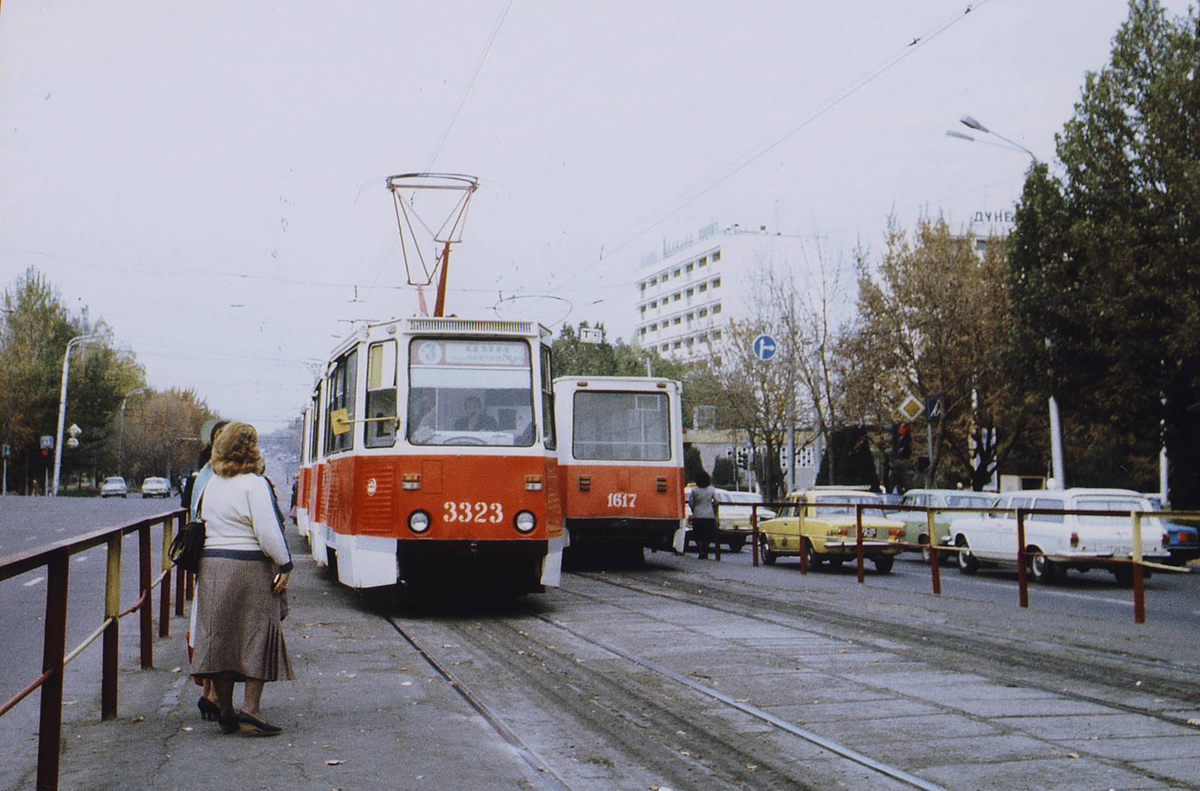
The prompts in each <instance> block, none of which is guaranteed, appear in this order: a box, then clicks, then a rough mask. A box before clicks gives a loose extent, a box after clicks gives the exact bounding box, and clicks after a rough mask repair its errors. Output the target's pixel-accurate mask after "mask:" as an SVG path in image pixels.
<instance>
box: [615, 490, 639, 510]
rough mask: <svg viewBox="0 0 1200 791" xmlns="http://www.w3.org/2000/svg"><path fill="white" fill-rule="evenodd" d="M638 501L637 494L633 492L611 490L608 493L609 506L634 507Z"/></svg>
mask: <svg viewBox="0 0 1200 791" xmlns="http://www.w3.org/2000/svg"><path fill="white" fill-rule="evenodd" d="M636 502H637V494H635V493H633V492H611V493H609V495H608V507H609V508H633V507H634V504H635V503H636Z"/></svg>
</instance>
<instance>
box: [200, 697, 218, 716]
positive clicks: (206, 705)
mask: <svg viewBox="0 0 1200 791" xmlns="http://www.w3.org/2000/svg"><path fill="white" fill-rule="evenodd" d="M196 708H198V709H200V719H202V720H215V719H217V718H218V717H220V716H221V707H220V706H218V705H217V704H216V703H213V702H212V701H211V700H209V699H208V698H200V700H198V701H196Z"/></svg>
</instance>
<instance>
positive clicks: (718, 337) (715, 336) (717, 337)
mask: <svg viewBox="0 0 1200 791" xmlns="http://www.w3.org/2000/svg"><path fill="white" fill-rule="evenodd" d="M713 340H714V341H719V340H721V331H720V330H713Z"/></svg>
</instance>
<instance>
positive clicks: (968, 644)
mask: <svg viewBox="0 0 1200 791" xmlns="http://www.w3.org/2000/svg"><path fill="white" fill-rule="evenodd" d="M576 574H577V575H578V576H580V577H582V578H585V579H589V580H592V581H594V582H599V583H603V584H605V585H611V586H615V587H619V588H623V589H626V590H630V591H634V592H637V593H641V594H644V595H648V596H655V597H658V598H663V599H668V600H671V601H676V602H685V603H688V604H691V605H694V606H699V607H705V608H707V609H711V610H716V611H719V612H723V613H726V614H729V615H736V616H738V617H742V618H748V619H751V620H756V621H759V622H762V623H769V624H772V625H775V626H785V627H795V626H796V624H797V620H798V619H803V621H804V629H805V630H807V631H811V630H812V629H813V628H814V625H815V624H820V625H821V627H822V628H823V629H824V630H825V632H826V633H827V634H829V635H831V636H835V637H837V638H838V639H843V640H847V641H848V642H851V643H854V644H857V645H861V646H864V647H869V648H872V649H875V650H885V651H888V652H890V653H893V654H896V655H899V656H903V657H906V658H910V659H914V660H917V661H924V662H931V663H936V664H937V665H939V666H942V667H945V668H947V669H954V670H961V671H964V672H971V673H976V674H979V673H984V674H986V675H989V676H990V677H992V678H994V679H995V680H997V681H999V682H1001V683H1005V684H1014V685H1015V684H1019V685H1020V686H1023V687H1027V688H1035V689H1039V690H1042V691H1045V692H1047V693H1051V694H1054V695H1058V696H1062V697H1067V698H1070V699H1073V700H1078V701H1081V702H1086V703H1095V704H1099V705H1104V706H1107V707H1110V708H1114V709H1118V710H1121V711H1124V712H1127V713H1131V714H1137V715H1140V716H1145V717H1150V718H1152V719H1156V720H1160V721H1163V722H1167V723H1171V724H1174V725H1187V726H1189V727H1195V725H1194V723H1193V722H1191V721H1189V720H1188V718H1186V717H1181V716H1178V715H1175V714H1171V713H1169V712H1167V711H1164V710H1162V709H1161V708H1156V707H1155V706H1154V704H1153V701H1154V700H1156V699H1160V700H1161V699H1170V700H1172V701H1175V702H1177V703H1178V704H1179V705H1178V706H1177V707H1175V708H1179V709H1183V708H1187V707H1189V706H1190V707H1198V706H1200V686H1198V685H1197V681H1200V667H1197V666H1195V665H1185V664H1180V663H1177V662H1168V661H1164V660H1160V659H1151V658H1146V657H1141V656H1136V655H1132V654H1131V653H1129V652H1122V651H1117V650H1100V649H1097V648H1094V647H1085V646H1078V645H1072V644H1070V643H1065V642H1052V641H1049V640H1043V639H1034V638H1031V637H1027V636H1023V635H1014V634H1012V633H1001V632H995V631H988V630H983V629H980V628H978V627H971V628H964V627H960V626H956V625H954V624H947V623H938V624H937V625H936V626H933V627H931V626H928V625H924V624H914V623H910V622H900V623H898V622H896V621H894V620H888V619H885V618H880V617H878V616H873V615H871V614H870V613H865V612H860V611H853V612H852V611H850V610H848V609H840V610H835V609H831V607H830V605H829V604H828V603H821V604H819V605H817V604H809V603H806V602H804V601H803V600H800V601H797V600H795V599H789V600H787V601H781V600H780V599H778V598H774V597H772V596H770V595H767V594H766V593H765V592H759V591H754V590H751V589H748V588H747V587H746V586H745V585H741V586H739V587H738V588H737V589H736V590H733V589H731V588H729V587H728V586H726V585H723V584H721V583H720V582H719V581H717V580H714V579H712V578H707V577H706V578H705V580H704V596H703V597H700V596H696V595H691V594H688V593H686V592H685V591H683V590H682V589H680V588H678V587H670V588H667V587H663V586H661V585H659V586H652V585H650V584H649V583H648V582H647V581H646V580H645V578H644V577H642V578H639V579H637V580H636V581H629V580H625V579H621V578H619V576H620V575H617V574H613V573H602V574H601V573H588V572H582V573H581V572H576ZM597 600H600V599H597ZM1064 676H1066V677H1069V678H1071V679H1072V680H1074V681H1077V682H1084V683H1086V684H1087V685H1091V686H1094V687H1095V688H1097V689H1099V690H1105V691H1107V694H1088V693H1087V692H1084V691H1081V690H1079V689H1066V688H1064V687H1063V685H1062V679H1063V677H1064ZM1130 690H1134V691H1136V693H1137V696H1138V697H1139V698H1143V699H1145V700H1146V701H1149V705H1137V704H1133V703H1130V702H1129V701H1128V700H1127V698H1128V696H1129V694H1130Z"/></svg>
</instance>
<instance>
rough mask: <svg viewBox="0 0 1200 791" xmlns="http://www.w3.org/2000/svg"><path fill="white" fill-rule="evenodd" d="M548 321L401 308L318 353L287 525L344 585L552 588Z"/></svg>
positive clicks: (554, 542)
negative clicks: (409, 314)
mask: <svg viewBox="0 0 1200 791" xmlns="http://www.w3.org/2000/svg"><path fill="white" fill-rule="evenodd" d="M549 339H550V331H549V330H547V329H546V328H545V327H542V326H541V325H539V324H537V323H535V322H527V321H500V320H472V319H462V318H428V317H418V318H406V319H396V320H393V321H389V322H382V323H378V324H373V325H370V326H367V327H365V328H363V329H361V330H359V331H358V332H356V333H355V334H354V335H353V336H351V337H350V338H348V339H347V340H345V341H343V342H342V343H341V344H340V345H339V346H338V347H336V348H335V349H334V351H333V354H332V355H331V356H330V358H329V360H328V362H327V365H326V369H325V373H324V375H323V376H322V377H321V378H320V379H319V380H318V382H317V384H316V387H315V389H314V391H313V395H312V402H311V404H310V405H309V407H308V408H307V409H306V410H305V417H304V429H303V440H302V444H303V449H302V453H301V467H300V473H299V494H298V500H297V515H296V521H297V526H298V528H299V530H300V532H301V533H302V534H303V535H305V536H307V538H308V540H309V543H310V546H311V547H312V552H313V556H314V558H315V559H316V561H317V563H318V564H321V565H325V564H329V565H331V566H332V567H333V568H334V569H336V574H337V579H338V580H339V581H340V582H341V583H343V584H345V585H348V586H350V587H354V588H373V587H380V586H386V585H394V584H396V583H401V584H415V585H422V584H425V583H429V582H438V581H449V582H453V581H454V580H456V579H460V578H461V579H463V580H469V581H470V583H471V584H472V585H473V584H476V583H480V582H484V581H485V580H492V581H495V582H497V583H499V584H501V585H502V586H503V587H504V588H505V589H507V590H510V591H513V592H518V593H521V592H532V591H540V590H543V589H544V586H547V585H550V586H556V585H558V584H559V576H560V570H561V563H562V551H563V547H564V542H565V538H564V535H563V527H562V518H561V507H560V498H559V492H558V469H557V460H556V455H555V454H556V442H555V440H556V437H555V422H554V409H553V391H552V385H551V370H550V340H549Z"/></svg>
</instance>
